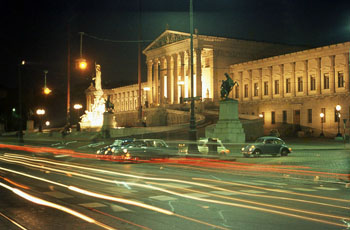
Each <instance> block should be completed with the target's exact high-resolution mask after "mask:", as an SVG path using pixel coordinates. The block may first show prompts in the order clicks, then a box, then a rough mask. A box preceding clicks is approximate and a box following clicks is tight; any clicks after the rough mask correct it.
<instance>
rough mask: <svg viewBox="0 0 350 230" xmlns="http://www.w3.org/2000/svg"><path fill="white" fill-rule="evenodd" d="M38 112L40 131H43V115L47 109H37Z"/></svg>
mask: <svg viewBox="0 0 350 230" xmlns="http://www.w3.org/2000/svg"><path fill="white" fill-rule="evenodd" d="M36 114H37V115H38V116H39V132H41V133H42V132H43V124H42V120H43V119H42V117H43V115H44V114H45V110H44V109H37V110H36Z"/></svg>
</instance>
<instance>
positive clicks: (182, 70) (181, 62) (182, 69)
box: [180, 52, 185, 98]
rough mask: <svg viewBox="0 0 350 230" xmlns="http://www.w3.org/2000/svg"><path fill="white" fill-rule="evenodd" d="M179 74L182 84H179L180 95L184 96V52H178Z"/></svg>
mask: <svg viewBox="0 0 350 230" xmlns="http://www.w3.org/2000/svg"><path fill="white" fill-rule="evenodd" d="M180 75H181V81H182V82H183V85H182V86H181V95H182V97H183V98H185V53H184V52H180Z"/></svg>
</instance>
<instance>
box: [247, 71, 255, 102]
mask: <svg viewBox="0 0 350 230" xmlns="http://www.w3.org/2000/svg"><path fill="white" fill-rule="evenodd" d="M248 76H249V85H248V98H249V100H250V101H251V100H253V92H254V85H253V71H252V70H251V69H250V70H248ZM249 89H250V90H249Z"/></svg>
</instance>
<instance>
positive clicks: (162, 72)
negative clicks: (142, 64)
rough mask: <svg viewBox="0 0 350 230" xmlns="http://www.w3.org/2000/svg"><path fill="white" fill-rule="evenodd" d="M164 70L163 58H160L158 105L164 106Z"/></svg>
mask: <svg viewBox="0 0 350 230" xmlns="http://www.w3.org/2000/svg"><path fill="white" fill-rule="evenodd" d="M164 69H165V58H164V57H162V58H161V59H160V84H159V86H160V90H159V91H160V95H159V101H160V104H161V105H162V104H164V102H165V101H164V75H165V74H164V72H165V71H164Z"/></svg>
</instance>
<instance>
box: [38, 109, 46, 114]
mask: <svg viewBox="0 0 350 230" xmlns="http://www.w3.org/2000/svg"><path fill="white" fill-rule="evenodd" d="M36 114H38V115H44V114H45V110H44V109H37V110H36Z"/></svg>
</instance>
